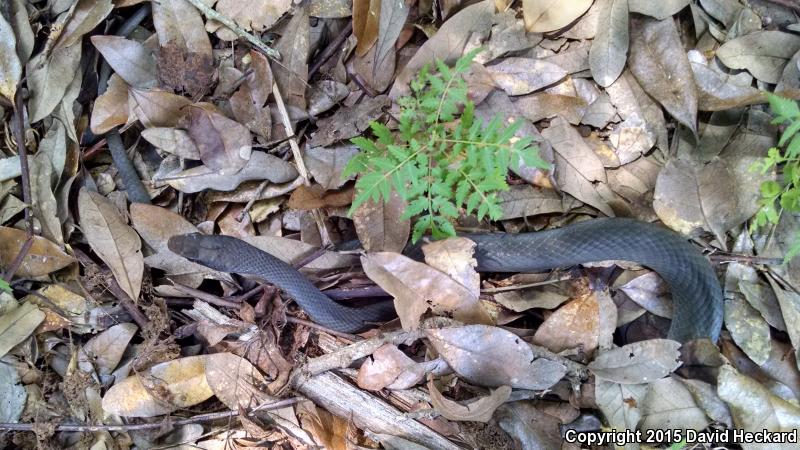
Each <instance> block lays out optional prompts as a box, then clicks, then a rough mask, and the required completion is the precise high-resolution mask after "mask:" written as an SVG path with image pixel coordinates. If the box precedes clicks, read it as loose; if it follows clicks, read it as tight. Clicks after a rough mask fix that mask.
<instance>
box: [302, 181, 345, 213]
mask: <svg viewBox="0 0 800 450" xmlns="http://www.w3.org/2000/svg"><path fill="white" fill-rule="evenodd" d="M352 201H353V188H352V187H350V188H345V189H342V190H341V191H332V192H328V191H326V190H325V189H324V188H323V187H322V186H320V185H318V184H317V185H314V186H311V187H307V186H299V187H298V188H297V189H295V190H294V192H292V195H291V196H290V197H289V201H288V202H287V203H286V206H288V207H289V208H292V209H301V210H311V209H318V208H324V207H337V206H347V205H349V204H350V203H352Z"/></svg>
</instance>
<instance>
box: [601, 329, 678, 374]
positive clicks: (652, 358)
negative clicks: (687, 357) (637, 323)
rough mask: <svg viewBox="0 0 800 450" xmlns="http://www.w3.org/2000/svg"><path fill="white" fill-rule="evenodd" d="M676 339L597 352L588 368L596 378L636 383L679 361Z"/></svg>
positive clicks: (664, 371)
mask: <svg viewBox="0 0 800 450" xmlns="http://www.w3.org/2000/svg"><path fill="white" fill-rule="evenodd" d="M680 346H681V344H680V343H679V342H676V341H671V340H669V339H651V340H648V341H640V342H636V343H633V344H628V345H625V346H623V347H619V348H615V349H613V350H609V351H606V352H603V353H600V354H599V355H598V356H597V358H595V360H594V361H592V362H591V363H589V365H588V369H589V370H590V371H591V372H592V373H593V374H594V375H595V376H596V377H598V378H602V379H604V380H608V381H612V382H614V383H621V384H639V383H648V382H652V381H655V380H657V379H659V378H663V377H665V376H667V375H669V374H670V373H672V372H673V371H674V370H675V369H677V368H678V367H679V366H680V365H681V364H682V363H681V361H680V359H679V358H680V352H678V348H679V347H680Z"/></svg>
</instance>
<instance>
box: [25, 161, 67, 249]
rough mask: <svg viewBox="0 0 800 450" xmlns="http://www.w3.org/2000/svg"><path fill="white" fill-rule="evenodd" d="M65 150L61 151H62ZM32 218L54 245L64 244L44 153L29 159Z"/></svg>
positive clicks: (50, 168) (49, 164)
mask: <svg viewBox="0 0 800 450" xmlns="http://www.w3.org/2000/svg"><path fill="white" fill-rule="evenodd" d="M64 150H65V149H62V151H64ZM28 164H29V167H28V170H29V172H30V178H31V182H30V183H31V197H32V203H33V204H32V205H31V206H32V209H33V216H34V217H36V219H38V220H39V223H40V224H41V226H42V235H43V236H44V237H46V238H47V239H50V240H51V241H53V242H55V243H56V244H59V245H63V244H64V234H63V233H62V232H61V222H60V221H59V220H58V215H57V214H56V210H57V206H56V197H55V195H53V190H52V188H51V187H50V186H51V185H52V183H53V165H52V164H51V162H50V158H49V157H48V156H47V154H46V153H45V152H39V153H37V154H36V156H34V157H32V158H30V159H29V162H28Z"/></svg>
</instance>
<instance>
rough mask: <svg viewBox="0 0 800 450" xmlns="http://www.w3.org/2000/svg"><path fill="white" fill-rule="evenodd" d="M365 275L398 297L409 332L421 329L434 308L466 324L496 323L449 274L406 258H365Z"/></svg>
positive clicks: (387, 255)
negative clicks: (420, 326) (421, 321)
mask: <svg viewBox="0 0 800 450" xmlns="http://www.w3.org/2000/svg"><path fill="white" fill-rule="evenodd" d="M361 265H362V266H363V267H364V272H365V273H366V274H367V276H368V277H370V279H372V281H374V282H376V283H377V284H378V286H380V287H382V288H383V289H384V290H385V291H386V292H388V293H390V294H392V296H393V297H394V306H395V310H397V315H398V316H399V317H400V323H401V324H402V325H403V329H405V330H415V329H417V328H419V323H420V319H421V317H422V315H423V314H425V312H426V311H427V310H428V309H430V310H431V312H432V313H433V314H434V315H439V316H445V317H452V318H454V319H456V320H458V321H459V322H464V323H479V324H490V323H492V319H491V317H489V315H488V313H487V312H486V310H485V309H484V307H483V305H482V304H481V302H480V299H479V298H478V297H477V296H476V295H475V294H474V293H473V292H470V291H469V289H467V288H465V287H464V286H462V285H461V284H460V283H458V282H457V281H455V280H453V279H452V278H450V277H449V276H447V274H445V273H443V272H441V271H439V270H436V269H434V268H433V267H430V266H427V265H425V264H422V263H419V262H416V261H414V260H412V259H410V258H408V257H406V256H403V255H400V254H397V253H389V252H379V253H372V254H368V255H365V256H362V257H361Z"/></svg>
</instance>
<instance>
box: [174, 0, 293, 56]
mask: <svg viewBox="0 0 800 450" xmlns="http://www.w3.org/2000/svg"><path fill="white" fill-rule="evenodd" d="M187 1H188V2H189V3H191V4H192V6H194V7H195V8H197V9H198V10H200V12H201V13H203V15H204V16H206V17H207V18H209V19H211V20H216V21H217V22H219V23H221V24H222V25H225V27H226V28H228V29H230V30H231V31H233V32H234V33H235V34H236V35H237V36H239V37H240V38H243V39H244V40H246V41H247V42H249V43H251V44H253V45H254V46H255V47H256V48H258V49H259V50H261V51H262V52H264V54H266V55H267V56H269V57H270V58H274V59H277V60H278V61H280V59H281V55H280V53H278V51H277V50H275V49H274V48H271V47H268V46H267V45H266V44H264V43H263V42H261V39H259V38H257V37H255V36H253V35H252V34H250V33H248V32H247V31H245V30H244V29H242V28H241V27H240V26H239V25H236V22H234V21H233V20H231V19H230V18H228V17H226V16H223V15H222V14H220V13H218V12H217V11H215V10H214V9H212V8H210V7H209V6H207V5H206V4H205V3H203V2H202V1H201V0H187Z"/></svg>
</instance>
